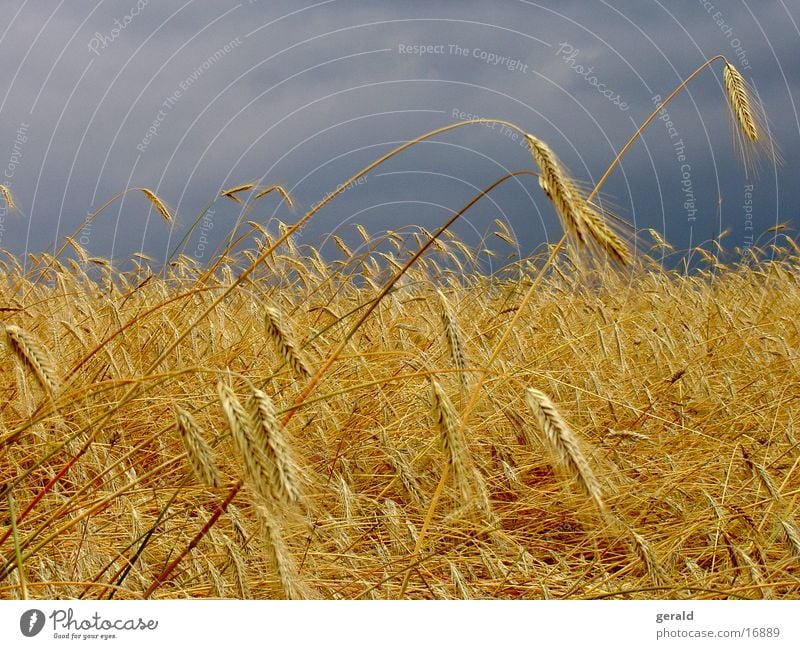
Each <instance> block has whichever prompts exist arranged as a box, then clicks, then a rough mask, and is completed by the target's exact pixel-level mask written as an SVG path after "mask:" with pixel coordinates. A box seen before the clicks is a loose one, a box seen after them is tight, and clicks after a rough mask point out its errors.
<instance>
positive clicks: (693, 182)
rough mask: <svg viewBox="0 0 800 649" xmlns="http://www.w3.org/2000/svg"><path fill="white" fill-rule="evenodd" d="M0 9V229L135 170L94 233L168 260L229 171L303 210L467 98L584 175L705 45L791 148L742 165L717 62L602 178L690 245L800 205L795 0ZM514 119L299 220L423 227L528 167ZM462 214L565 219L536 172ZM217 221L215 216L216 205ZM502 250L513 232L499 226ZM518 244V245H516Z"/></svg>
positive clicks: (42, 240) (38, 229)
mask: <svg viewBox="0 0 800 649" xmlns="http://www.w3.org/2000/svg"><path fill="white" fill-rule="evenodd" d="M3 9H4V12H3V13H4V21H3V24H2V25H0V61H2V67H0V183H3V184H6V185H7V186H8V187H9V188H10V189H11V191H12V193H13V195H14V197H15V199H16V201H17V203H18V206H19V209H18V211H16V212H7V211H6V210H5V206H2V207H0V219H2V220H0V249H3V248H5V249H8V250H10V251H11V252H12V253H14V254H16V255H18V256H22V255H24V254H25V253H27V252H40V251H42V250H48V249H52V246H53V243H54V241H57V240H61V239H62V238H63V237H64V236H65V235H68V234H71V233H72V232H73V231H74V230H75V228H77V227H78V226H79V224H80V223H81V222H82V221H83V220H84V219H85V218H86V216H87V215H88V214H90V213H91V212H92V211H94V210H96V209H97V208H99V207H100V206H101V205H103V203H105V202H106V201H107V200H109V199H110V198H112V197H113V196H114V195H115V194H117V193H118V192H120V191H122V190H125V189H126V188H129V187H148V188H151V189H152V190H154V191H155V192H156V193H157V194H158V195H159V196H160V197H161V198H162V199H163V200H164V201H165V202H166V203H167V204H168V205H169V206H170V208H171V209H172V210H174V211H175V212H176V213H177V215H178V218H177V220H176V221H175V223H174V225H173V226H172V227H170V226H167V225H166V224H165V223H163V222H162V221H161V220H160V219H159V217H158V215H157V214H156V213H154V212H153V211H152V209H151V207H150V204H149V203H148V202H147V200H146V199H145V198H144V197H143V195H142V194H141V193H139V192H130V193H128V194H126V195H125V197H124V199H123V200H116V201H115V202H113V203H112V204H111V205H110V207H108V208H107V209H106V210H105V212H104V213H103V214H102V215H101V216H100V217H98V218H97V220H96V221H95V223H94V224H93V225H92V226H91V227H90V228H88V229H87V230H85V231H84V232H83V233H81V235H80V236H79V240H80V241H81V243H83V244H84V246H85V247H86V248H87V250H88V251H89V253H90V254H91V255H95V256H103V257H108V256H113V257H114V258H115V259H117V260H121V259H125V258H127V257H128V256H129V255H130V254H132V253H134V252H137V251H139V250H144V251H146V252H147V253H149V254H150V255H152V256H154V257H155V258H156V259H157V260H160V261H163V260H164V259H165V257H166V255H167V253H168V251H169V250H171V249H172V247H173V246H174V245H175V244H176V243H177V241H178V240H180V239H181V237H183V235H184V234H185V233H186V230H187V229H188V227H189V225H190V224H191V223H192V222H193V221H194V220H195V218H196V217H197V215H198V214H199V213H200V212H201V210H203V208H204V206H205V205H206V204H207V203H208V202H209V201H210V200H213V198H214V197H215V195H217V194H218V193H219V191H220V190H221V189H225V188H228V187H230V186H232V185H236V184H240V183H244V182H248V181H257V182H260V183H263V184H274V183H279V184H281V185H283V186H284V187H286V188H287V189H288V190H289V191H290V193H291V194H292V196H293V197H294V198H295V200H296V202H297V207H296V209H295V210H294V211H293V210H289V209H288V208H287V207H286V206H285V205H283V204H280V203H279V202H278V197H277V196H275V197H274V198H267V199H264V200H262V201H260V202H259V204H258V207H257V209H256V210H255V211H254V212H253V213H252V214H250V215H249V216H248V218H251V219H254V220H259V221H262V222H267V221H268V220H269V219H271V218H273V217H274V218H278V219H281V220H283V221H285V222H292V221H294V220H296V219H297V218H299V217H300V216H302V214H303V213H304V212H305V210H307V209H308V208H309V207H310V206H312V205H313V204H314V203H316V202H317V201H319V200H320V199H321V198H323V197H324V196H325V195H326V194H327V193H328V192H329V191H331V190H332V189H334V188H335V187H336V186H337V184H339V183H341V182H343V181H344V180H345V179H346V178H348V177H349V176H350V175H351V174H352V173H354V172H356V171H357V170H358V169H360V168H361V167H363V166H364V165H366V164H367V163H369V162H371V161H372V160H373V159H375V158H377V157H378V156H380V155H381V154H383V153H385V152H386V151H388V150H389V149H390V148H391V147H393V146H395V145H397V144H398V143H401V142H403V141H405V140H407V139H410V138H412V137H415V136H417V135H419V134H421V133H423V132H425V131H428V130H430V129H433V128H437V127H439V126H443V125H445V124H448V123H451V122H454V121H457V120H458V119H463V118H465V117H470V116H480V117H492V118H499V119H503V120H507V121H509V122H513V123H514V124H517V125H519V126H520V127H521V128H523V129H524V130H526V131H528V132H530V133H533V134H535V135H537V136H538V137H540V138H542V139H543V140H545V141H546V142H547V143H549V144H550V146H551V147H552V148H553V150H554V151H555V152H556V153H557V155H558V156H559V157H560V158H561V159H562V161H563V162H564V163H565V164H566V166H567V167H568V168H569V169H570V171H571V173H572V175H573V176H574V177H575V178H576V179H577V180H579V181H580V182H581V183H582V184H584V185H585V186H587V187H589V188H591V187H592V186H593V185H594V183H595V182H597V180H598V179H599V177H600V176H601V175H602V173H603V172H604V171H605V169H606V167H607V166H608V164H609V163H610V161H611V160H612V159H613V157H614V155H615V153H616V151H618V150H619V148H620V147H621V146H622V145H624V143H625V142H626V141H627V139H628V138H629V137H630V135H631V134H632V133H633V132H634V131H635V129H636V126H637V125H638V124H639V123H641V121H642V120H644V119H645V118H646V117H647V115H648V114H649V113H650V111H651V110H653V108H654V107H655V105H656V103H655V102H656V101H657V99H654V98H655V97H656V95H660V96H662V97H664V96H666V95H667V94H669V92H670V91H671V90H672V89H673V88H674V87H675V86H676V85H677V84H678V83H680V81H681V80H682V79H683V78H685V77H686V76H687V75H688V74H690V73H691V72H692V71H694V70H695V69H696V68H697V67H698V66H700V65H701V64H702V63H703V62H704V61H705V60H706V59H708V58H710V57H712V56H714V55H716V54H722V55H724V56H726V57H727V58H728V59H729V60H730V61H731V62H732V63H734V64H735V65H736V66H737V67H738V68H739V70H740V71H741V73H742V74H743V76H744V77H745V78H746V79H747V80H748V81H749V82H750V83H751V84H752V86H753V88H754V89H755V90H756V92H757V94H758V97H760V99H761V100H762V101H763V103H764V106H765V109H766V112H767V115H768V117H769V129H770V133H771V135H772V138H773V140H774V141H775V142H776V143H777V144H778V145H779V146H780V150H781V154H782V157H783V160H784V162H783V165H782V166H781V167H775V166H774V165H773V164H772V163H771V162H770V161H769V160H768V159H766V160H764V161H762V163H761V165H760V168H759V169H758V174H757V176H754V175H753V174H750V175H749V176H746V175H745V171H744V168H743V165H742V164H741V161H740V160H739V158H737V156H736V153H735V150H734V147H733V145H732V137H731V120H730V117H729V112H728V108H727V105H726V102H725V96H724V92H723V87H722V65H721V63H720V62H717V63H715V64H714V65H713V66H712V67H711V68H710V69H708V70H706V71H705V72H703V73H702V74H701V75H700V76H699V77H698V78H697V79H695V81H694V82H693V83H692V84H691V85H690V86H689V88H688V92H686V93H685V94H682V95H680V96H679V97H678V98H677V99H676V100H675V101H674V102H672V103H671V104H670V105H669V106H668V109H667V110H668V114H669V120H670V123H669V124H667V123H666V121H663V120H657V121H655V122H654V123H653V124H651V125H650V127H649V128H648V129H647V130H646V132H645V136H644V138H643V139H642V140H640V141H639V142H638V143H637V144H635V145H634V146H633V147H632V148H631V149H630V151H629V152H628V153H627V155H626V156H625V158H624V159H623V164H622V165H621V166H620V167H619V168H618V169H617V170H615V171H614V172H613V174H612V175H611V177H610V178H609V180H608V182H607V183H606V184H605V185H604V187H603V195H604V198H605V199H606V200H608V201H610V202H611V203H613V204H614V206H615V209H616V211H617V212H618V213H619V214H620V215H622V216H623V217H624V218H626V219H627V220H628V221H630V222H632V223H633V224H634V225H635V226H636V227H637V228H655V229H657V230H658V231H659V232H661V233H662V235H664V236H666V238H667V239H669V240H671V241H673V242H674V243H676V244H678V245H679V246H686V245H688V244H689V243H690V242H691V243H692V244H699V243H701V242H703V241H704V240H707V239H709V238H711V237H714V236H716V235H717V233H719V231H720V230H725V229H728V228H730V229H731V230H732V233H731V234H730V235H728V236H727V238H726V239H725V245H726V247H729V248H733V247H735V246H738V247H741V248H746V247H747V246H748V245H750V244H751V243H752V242H757V241H762V242H763V241H764V240H765V238H767V237H768V236H770V235H769V234H768V233H767V230H768V229H769V228H770V227H772V226H775V225H776V224H777V223H780V222H784V221H793V222H795V223H796V222H797V215H798V207H799V206H800V187H798V182H797V169H798V162H799V161H800V160H798V158H800V119H799V118H798V110H797V106H798V103H800V94H798V88H799V87H800V72H798V52H800V47H798V46H799V45H800V31H799V30H798V23H799V22H800V5H798V3H797V2H796V0H766V1H763V2H756V1H755V0H747V1H745V0H725V1H723V0H714V1H713V2H712V1H709V0H673V1H671V2H665V1H659V0H636V1H634V0H625V1H623V0H613V1H605V0H582V1H580V2H578V1H563V0H562V1H559V2H556V1H551V0H548V1H544V2H529V1H526V0H501V1H498V2H486V1H485V0H483V1H480V2H478V1H470V0H430V1H428V2H423V1H421V0H413V1H408V2H394V1H388V0H382V1H378V2H363V1H361V2H359V1H356V0H323V1H317V2H306V1H299V0H293V1H288V0H251V1H248V0H243V1H241V2H233V1H213V2H212V1H211V0H160V1H156V0H149V1H148V0H100V1H97V0H70V1H69V2H68V1H66V0H61V1H58V0H43V1H39V0H37V1H36V2H33V1H32V0H25V1H23V0H6V1H5V2H4V5H3ZM532 166H533V165H532V161H531V159H530V156H529V154H528V153H527V151H526V149H525V148H524V147H523V146H522V144H521V140H520V139H519V137H518V136H516V135H515V134H513V133H511V132H510V131H507V130H505V129H501V128H499V127H497V128H494V129H492V128H488V127H485V126H475V125H472V126H468V127H466V128H463V129H459V130H457V131H455V132H451V133H448V134H445V135H442V136H441V137H438V138H436V139H435V140H433V141H430V142H428V143H425V144H422V145H420V146H419V147H417V148H415V149H412V150H409V151H407V152H405V153H403V154H401V155H400V156H398V157H396V158H395V159H393V160H392V161H390V162H389V163H387V164H386V165H384V166H382V167H380V168H378V169H377V170H376V171H374V172H372V173H371V174H370V175H369V176H368V177H367V178H366V181H365V182H363V183H361V184H359V185H357V186H354V187H352V188H350V189H349V190H348V191H346V192H345V193H344V194H342V195H341V196H340V197H339V198H337V200H335V201H334V202H332V203H331V204H330V205H329V206H327V207H326V208H325V209H324V210H322V211H321V212H320V213H319V214H318V215H317V217H315V219H314V220H313V221H312V222H311V223H310V224H309V226H308V227H307V228H306V229H305V230H304V237H305V240H306V241H308V242H310V243H313V244H320V243H322V242H323V241H324V240H325V236H326V235H327V234H329V233H331V232H337V233H340V234H342V235H343V236H344V237H345V238H346V239H347V240H349V241H356V240H357V236H356V233H355V229H354V227H353V226H354V224H355V223H361V224H363V225H364V226H365V227H366V229H367V230H368V231H370V232H372V233H380V232H382V231H384V230H386V229H394V230H402V229H404V228H406V227H408V226H411V225H415V224H418V225H424V226H426V227H428V228H431V227H434V226H436V225H437V224H438V223H440V222H442V221H443V220H444V219H445V218H446V217H447V216H448V215H449V214H450V213H451V211H452V210H456V209H458V208H459V207H460V206H461V205H463V204H464V203H466V202H467V201H468V200H469V199H470V198H471V197H472V196H473V195H474V194H475V193H476V192H478V191H479V190H480V189H481V188H482V187H484V186H486V185H489V184H490V183H492V182H493V181H494V180H496V179H497V178H499V177H500V176H502V175H503V174H504V173H506V172H507V171H509V170H517V169H524V168H532ZM239 215H240V211H239V208H238V207H237V206H236V205H235V204H234V203H232V202H230V201H228V200H226V199H224V200H223V201H221V202H218V203H217V204H216V205H215V206H214V208H213V214H212V215H211V219H210V222H212V223H213V229H212V230H210V231H209V229H208V228H206V229H205V234H206V235H207V238H208V239H209V244H208V247H207V248H204V247H203V246H202V245H198V244H199V243H200V241H199V236H200V231H196V232H195V233H194V235H193V236H192V237H191V238H190V240H189V242H188V244H187V246H186V253H187V254H189V255H190V256H194V257H195V258H196V259H198V261H207V260H208V258H209V257H210V255H211V254H212V251H213V248H214V246H215V245H216V244H217V243H218V242H219V241H220V240H221V239H222V238H223V237H224V235H225V234H228V233H229V232H230V228H231V227H232V225H233V223H235V221H236V219H237V217H238V216H239ZM467 217H468V218H467V219H466V220H465V221H464V222H463V223H462V224H461V225H460V226H459V228H458V229H457V231H458V233H459V234H461V235H462V236H464V237H465V238H467V239H470V240H472V241H473V242H474V241H477V239H478V238H479V237H480V236H481V235H483V234H484V233H485V232H486V231H487V230H492V229H494V228H493V226H492V222H493V220H494V219H500V220H502V221H505V222H506V223H507V225H508V227H509V228H510V229H511V230H512V231H513V232H514V233H516V235H517V236H518V237H519V239H520V240H521V242H522V243H523V246H524V247H523V250H522V252H523V254H525V253H526V252H528V251H529V250H530V249H531V248H533V247H534V246H535V245H536V244H538V243H541V242H542V241H544V240H546V239H547V238H548V237H549V238H550V239H552V238H553V237H557V236H558V224H557V220H556V218H555V215H554V212H553V209H552V207H551V206H550V204H549V202H548V200H547V198H546V197H545V196H544V195H543V194H542V192H541V191H540V190H539V188H538V186H537V184H536V182H535V181H533V180H532V179H530V178H524V179H522V180H520V181H519V182H512V183H507V184H506V185H505V186H503V187H502V188H501V189H500V190H498V191H497V192H496V193H493V194H492V196H491V198H490V199H485V200H483V201H482V202H481V203H479V204H478V205H477V206H476V207H475V208H474V209H473V210H472V211H470V212H469V213H468V215H467ZM207 225H208V222H207ZM493 241H494V246H495V247H496V248H498V250H502V245H503V244H502V242H500V240H499V239H493ZM502 252H503V255H502V256H504V255H505V253H507V252H508V250H507V249H505V250H502Z"/></svg>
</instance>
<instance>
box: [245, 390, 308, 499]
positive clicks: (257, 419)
mask: <svg viewBox="0 0 800 649" xmlns="http://www.w3.org/2000/svg"><path fill="white" fill-rule="evenodd" d="M250 417H251V419H252V421H253V422H254V424H255V429H254V438H255V439H254V441H255V444H256V445H257V446H258V447H259V448H261V449H263V450H264V457H265V459H266V460H267V464H268V468H267V474H268V478H269V479H268V484H269V486H270V491H271V493H272V496H273V498H274V499H275V501H277V502H282V503H285V504H287V505H294V504H297V503H298V502H300V498H301V495H300V472H299V470H298V468H297V465H296V464H295V461H294V459H293V457H292V452H291V448H290V446H289V444H288V442H287V441H286V433H285V431H284V429H283V426H282V425H281V423H280V421H279V420H278V417H277V415H276V414H275V408H274V406H273V405H272V401H271V400H270V398H269V397H268V396H267V394H266V393H265V392H264V391H263V390H258V389H255V390H253V398H252V400H251V407H250Z"/></svg>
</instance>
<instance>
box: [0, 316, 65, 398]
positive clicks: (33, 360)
mask: <svg viewBox="0 0 800 649" xmlns="http://www.w3.org/2000/svg"><path fill="white" fill-rule="evenodd" d="M3 330H4V331H3V333H4V335H5V341H6V346H7V347H8V348H9V349H10V350H11V352H12V353H13V354H14V356H16V357H17V360H19V362H20V363H21V364H22V365H23V366H25V367H27V368H28V369H29V370H30V372H31V373H32V374H33V375H34V376H35V377H36V380H37V381H38V383H39V385H41V386H42V388H43V389H44V390H45V392H47V393H48V394H49V395H50V397H51V398H52V397H55V395H56V394H57V393H58V392H59V390H60V388H61V385H60V381H59V380H58V377H57V376H56V372H55V369H54V368H53V364H52V362H51V360H50V358H49V357H48V355H47V354H46V353H45V351H44V349H43V348H42V347H41V345H39V343H38V342H37V341H36V340H35V339H34V338H33V336H31V334H29V333H28V332H27V331H25V330H24V329H22V328H21V327H17V326H16V325H5V326H4V327H3Z"/></svg>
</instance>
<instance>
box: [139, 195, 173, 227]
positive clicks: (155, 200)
mask: <svg viewBox="0 0 800 649" xmlns="http://www.w3.org/2000/svg"><path fill="white" fill-rule="evenodd" d="M142 193H143V194H144V195H145V196H147V200H149V201H150V203H152V205H153V207H155V208H156V210H157V211H158V213H159V214H160V215H161V217H162V218H163V219H164V220H165V221H166V222H167V223H171V222H172V214H171V213H170V211H169V210H168V209H167V206H166V205H165V204H164V201H162V200H161V199H160V198H159V197H158V196H156V195H155V194H154V193H153V192H151V191H150V190H149V189H147V188H143V189H142Z"/></svg>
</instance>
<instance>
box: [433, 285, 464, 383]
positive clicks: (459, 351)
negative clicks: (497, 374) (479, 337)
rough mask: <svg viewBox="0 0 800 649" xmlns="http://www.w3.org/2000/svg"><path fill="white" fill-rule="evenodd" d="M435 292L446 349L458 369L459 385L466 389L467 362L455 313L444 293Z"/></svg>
mask: <svg viewBox="0 0 800 649" xmlns="http://www.w3.org/2000/svg"><path fill="white" fill-rule="evenodd" d="M436 293H437V294H438V296H439V307H440V309H441V315H442V322H443V324H444V333H445V338H446V339H447V349H448V351H449V352H450V358H451V359H452V361H453V365H455V367H456V369H457V370H458V371H459V378H460V380H461V387H462V389H464V390H466V389H467V388H468V387H469V377H468V376H467V373H466V371H465V370H466V365H467V363H466V357H465V356H464V346H463V345H462V344H461V332H460V331H459V328H458V322H457V321H456V318H455V315H454V314H453V312H452V311H451V310H450V305H449V304H448V303H447V298H446V297H445V296H444V293H442V292H441V291H440V290H438V289H437V291H436Z"/></svg>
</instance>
